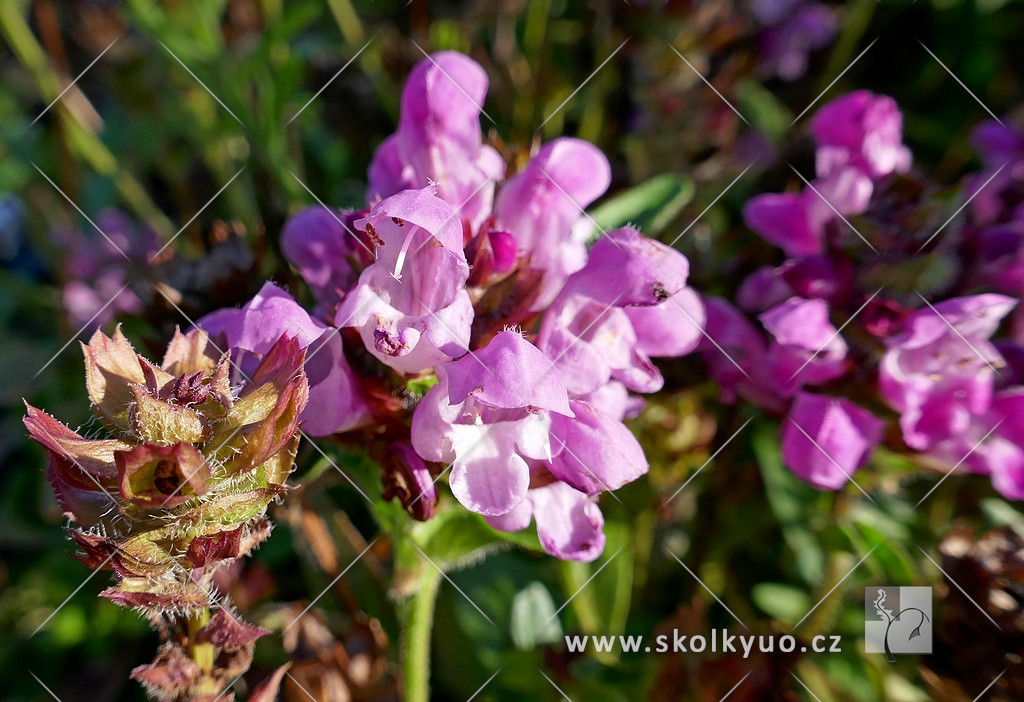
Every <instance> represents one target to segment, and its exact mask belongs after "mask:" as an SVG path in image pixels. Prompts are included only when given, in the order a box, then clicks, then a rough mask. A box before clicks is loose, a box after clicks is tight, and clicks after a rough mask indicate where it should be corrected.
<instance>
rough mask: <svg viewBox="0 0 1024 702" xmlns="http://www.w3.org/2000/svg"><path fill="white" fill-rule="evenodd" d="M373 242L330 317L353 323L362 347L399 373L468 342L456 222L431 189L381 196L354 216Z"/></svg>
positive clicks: (457, 352)
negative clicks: (373, 253)
mask: <svg viewBox="0 0 1024 702" xmlns="http://www.w3.org/2000/svg"><path fill="white" fill-rule="evenodd" d="M355 226H356V227H357V228H358V229H360V230H362V231H365V232H366V234H367V235H368V237H369V238H370V240H371V241H373V242H375V245H376V250H377V260H376V262H374V263H373V264H371V265H369V266H367V268H366V269H365V270H363V272H362V274H361V275H360V276H359V282H358V283H356V285H355V287H354V288H352V290H351V291H350V292H349V293H348V294H347V295H346V296H345V299H344V300H343V301H342V303H341V306H340V307H339V308H338V312H337V315H336V316H335V324H337V325H338V326H339V327H356V328H358V329H359V334H360V336H361V337H362V339H363V343H364V344H365V345H366V348H367V350H369V352H370V353H371V354H373V355H374V356H375V357H377V359H379V360H380V361H381V362H382V363H384V364H386V365H388V366H390V367H392V368H394V369H395V370H396V371H398V372H400V373H419V372H422V371H425V370H428V369H430V368H431V367H433V366H434V365H435V364H437V363H440V362H442V361H447V360H450V359H452V358H455V357H456V356H461V355H462V354H464V353H465V352H466V349H468V348H469V335H470V325H471V323H472V321H473V305H472V302H471V301H470V298H469V293H468V292H467V290H466V279H467V278H468V276H469V265H468V264H467V263H466V255H465V253H464V252H463V248H462V238H463V235H462V226H461V224H460V223H459V219H458V217H457V216H456V214H455V212H454V210H452V208H451V206H450V205H448V204H447V203H446V202H445V201H444V200H442V199H441V198H439V197H437V196H435V194H434V191H433V189H432V188H424V189H423V190H406V191H404V192H401V193H399V194H398V195H393V196H392V197H389V198H387V199H386V200H383V201H382V202H380V203H378V204H377V205H375V206H374V207H373V209H372V210H370V213H369V214H368V215H367V216H366V217H365V218H364V219H361V220H358V221H356V222H355Z"/></svg>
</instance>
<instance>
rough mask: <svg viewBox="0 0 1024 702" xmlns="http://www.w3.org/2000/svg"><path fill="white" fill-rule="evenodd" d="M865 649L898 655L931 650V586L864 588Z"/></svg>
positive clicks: (890, 655) (888, 658)
mask: <svg viewBox="0 0 1024 702" xmlns="http://www.w3.org/2000/svg"><path fill="white" fill-rule="evenodd" d="M864 651H865V652H866V653H884V654H885V657H886V659H887V660H888V661H889V662H890V663H893V662H894V661H895V660H896V656H895V654H897V653H900V654H903V653H931V652H932V589H931V588H930V587H869V588H865V590H864Z"/></svg>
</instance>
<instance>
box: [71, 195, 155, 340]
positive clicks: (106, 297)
mask: <svg viewBox="0 0 1024 702" xmlns="http://www.w3.org/2000/svg"><path fill="white" fill-rule="evenodd" d="M95 222H96V228H97V229H98V230H99V232H102V234H101V233H99V232H88V233H86V232H83V231H80V230H78V229H72V228H65V229H59V230H57V231H56V232H54V238H55V239H56V240H57V241H58V242H59V243H60V244H61V246H62V249H63V251H64V261H63V263H64V266H63V268H64V269H63V271H62V274H63V277H64V285H63V289H62V292H61V295H62V300H61V302H62V304H63V307H64V310H65V312H66V313H67V315H68V321H69V323H70V324H71V326H73V327H74V328H75V329H80V328H83V327H86V328H88V329H89V330H96V329H99V328H100V327H101V326H102V325H104V324H106V323H107V322H110V321H111V320H113V319H114V317H116V316H117V315H118V314H139V313H141V312H142V308H143V302H142V300H141V299H140V297H139V292H138V291H137V290H136V289H135V287H136V286H135V285H133V284H134V283H136V282H137V281H136V280H135V279H136V278H137V277H139V276H138V272H139V271H140V270H141V269H143V268H144V267H145V266H146V265H148V263H149V259H150V258H151V257H152V256H153V255H154V254H156V253H157V251H158V250H159V248H160V247H159V242H158V240H157V237H156V233H155V232H153V231H152V230H150V229H146V228H144V227H141V226H139V225H138V224H137V223H135V222H133V221H132V220H131V219H130V218H129V217H128V215H126V214H125V213H124V212H121V211H119V210H104V211H103V212H100V213H99V214H98V215H96V219H95Z"/></svg>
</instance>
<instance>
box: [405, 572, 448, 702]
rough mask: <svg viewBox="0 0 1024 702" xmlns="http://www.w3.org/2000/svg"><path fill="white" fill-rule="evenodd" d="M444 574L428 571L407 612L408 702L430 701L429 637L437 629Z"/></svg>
mask: <svg viewBox="0 0 1024 702" xmlns="http://www.w3.org/2000/svg"><path fill="white" fill-rule="evenodd" d="M440 584H441V571H439V570H437V569H436V568H426V569H424V571H423V575H422V576H421V577H420V582H419V588H418V589H417V591H416V594H415V595H413V596H412V601H411V602H410V603H409V607H408V609H407V611H406V624H405V641H404V643H403V646H402V648H403V651H402V658H403V660H402V667H403V668H404V672H405V702H428V701H429V699H430V635H431V632H432V630H433V626H434V605H435V604H436V602H437V588H438V586H439V585H440Z"/></svg>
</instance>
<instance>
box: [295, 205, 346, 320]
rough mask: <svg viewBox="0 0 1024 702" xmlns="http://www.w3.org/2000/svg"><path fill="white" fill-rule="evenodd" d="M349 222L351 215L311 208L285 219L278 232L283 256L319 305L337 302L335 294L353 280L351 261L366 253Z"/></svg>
mask: <svg viewBox="0 0 1024 702" xmlns="http://www.w3.org/2000/svg"><path fill="white" fill-rule="evenodd" d="M346 219H349V221H348V222H346V221H345V220H346ZM351 220H352V217H351V215H348V214H346V213H343V212H334V211H331V210H328V209H327V208H326V207H323V206H321V205H314V206H312V207H307V208H306V209H304V210H301V211H299V212H296V213H295V214H294V215H292V216H291V217H289V218H288V221H287V222H285V225H284V231H283V232H282V233H281V251H282V252H283V253H284V257H285V258H286V259H288V262H289V263H291V264H292V265H293V266H295V268H296V270H298V272H299V275H301V276H302V278H303V280H305V281H306V283H307V284H308V285H309V287H310V288H311V289H312V291H313V295H314V297H316V300H317V302H318V303H320V304H321V305H325V306H329V307H332V306H333V305H335V304H337V303H338V302H339V301H340V299H341V298H340V295H339V291H345V290H348V288H350V287H351V286H352V284H353V283H355V281H356V270H355V269H354V268H353V265H352V263H353V261H355V260H359V259H360V258H361V254H364V253H366V252H365V251H364V250H362V249H363V247H365V246H366V244H365V243H363V242H362V241H361V240H359V239H357V238H356V234H355V229H354V227H353V226H352V224H351Z"/></svg>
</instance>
